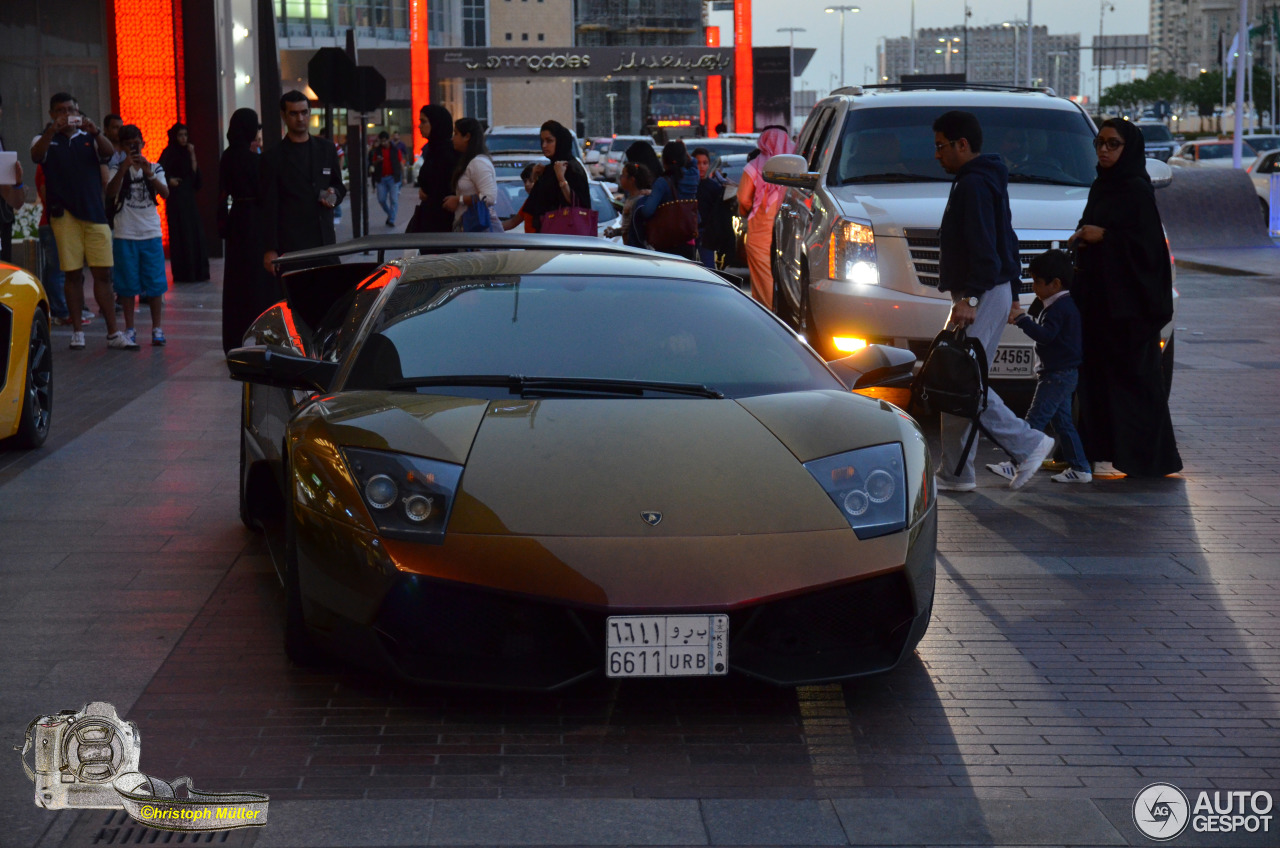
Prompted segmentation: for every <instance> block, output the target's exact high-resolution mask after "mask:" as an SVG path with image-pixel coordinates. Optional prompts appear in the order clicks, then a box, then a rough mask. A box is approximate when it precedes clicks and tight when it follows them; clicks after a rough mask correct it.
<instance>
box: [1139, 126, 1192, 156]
mask: <svg viewBox="0 0 1280 848" xmlns="http://www.w3.org/2000/svg"><path fill="white" fill-rule="evenodd" d="M1134 126H1136V127H1137V128H1138V129H1139V130H1141V132H1142V141H1143V145H1144V147H1145V149H1146V153H1147V155H1148V156H1150V157H1151V158H1153V159H1159V160H1160V161H1161V162H1168V161H1169V157H1170V156H1172V155H1173V154H1174V153H1176V152H1178V148H1179V147H1181V146H1182V145H1181V143H1180V142H1179V141H1178V140H1177V139H1176V138H1174V137H1173V133H1171V132H1170V131H1169V128H1168V127H1166V126H1165V125H1164V124H1162V123H1159V122H1147V121H1139V122H1137V123H1136V124H1134Z"/></svg>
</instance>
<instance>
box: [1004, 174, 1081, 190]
mask: <svg viewBox="0 0 1280 848" xmlns="http://www.w3.org/2000/svg"><path fill="white" fill-rule="evenodd" d="M1009 182H1011V183H1043V184H1044V185H1060V186H1072V187H1074V188H1088V187H1089V184H1088V183H1082V182H1078V181H1076V180H1055V179H1054V178H1053V177H1041V176H1038V175H1036V174H1010V175H1009Z"/></svg>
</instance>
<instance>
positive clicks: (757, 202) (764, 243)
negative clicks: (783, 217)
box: [738, 127, 796, 309]
mask: <svg viewBox="0 0 1280 848" xmlns="http://www.w3.org/2000/svg"><path fill="white" fill-rule="evenodd" d="M756 145H757V146H758V147H759V148H760V155H759V156H757V157H756V158H754V159H752V160H751V161H750V162H748V163H747V167H746V168H745V169H744V170H743V171H742V178H741V179H740V180H739V182H738V211H739V212H740V213H741V214H742V215H745V216H747V238H746V248H747V267H748V269H749V270H750V271H751V296H752V297H754V298H755V299H756V300H758V301H760V302H761V303H763V304H764V305H765V307H766V308H768V309H772V308H773V266H772V264H771V263H770V260H769V250H770V248H771V247H772V243H773V219H774V218H776V217H777V215H778V206H779V205H780V204H781V203H782V198H783V195H785V194H786V193H787V189H786V187H785V186H780V185H773V184H772V183H766V182H765V181H764V167H765V165H766V164H767V163H768V161H769V157H770V156H777V155H779V154H781V153H795V151H796V146H795V144H794V143H793V142H792V141H791V137H790V136H788V135H787V133H786V131H785V130H781V129H778V128H776V127H774V128H771V129H766V130H765V131H764V132H762V133H760V140H759V141H758V142H756Z"/></svg>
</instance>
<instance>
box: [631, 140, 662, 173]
mask: <svg viewBox="0 0 1280 848" xmlns="http://www.w3.org/2000/svg"><path fill="white" fill-rule="evenodd" d="M627 162H628V163H631V162H634V163H636V164H637V165H644V166H645V168H646V169H647V170H648V171H649V176H650V177H652V178H654V179H657V178H658V176H659V175H660V174H661V173H662V162H661V160H659V159H658V151H657V150H655V149H654V147H653V145H652V144H650V143H649V142H647V141H633V142H632V143H631V146H630V147H628V148H627Z"/></svg>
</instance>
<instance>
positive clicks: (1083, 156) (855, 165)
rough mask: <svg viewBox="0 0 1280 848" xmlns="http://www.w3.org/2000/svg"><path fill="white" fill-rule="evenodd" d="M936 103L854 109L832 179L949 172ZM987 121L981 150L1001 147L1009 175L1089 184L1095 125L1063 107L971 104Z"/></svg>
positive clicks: (918, 177) (900, 178) (910, 177)
mask: <svg viewBox="0 0 1280 848" xmlns="http://www.w3.org/2000/svg"><path fill="white" fill-rule="evenodd" d="M945 111H946V109H944V108H942V107H939V106H929V107H921V106H911V107H894V108H880V109H876V108H865V109H852V110H850V112H849V114H848V117H847V118H846V119H845V123H844V128H843V129H842V130H841V133H840V141H839V144H838V145H837V147H836V152H835V158H834V159H833V160H832V165H831V170H830V174H829V177H828V181H829V182H830V183H832V184H834V185H846V184H850V183H883V182H932V181H935V180H940V179H941V180H949V179H951V178H950V177H949V176H948V175H947V173H946V172H945V171H943V170H942V166H941V165H940V164H938V162H937V160H936V159H935V158H934V152H935V151H934V141H933V122H934V121H935V120H936V119H937V117H938V116H939V115H940V114H942V113H943V112H945ZM966 111H969V112H972V113H973V114H974V115H976V116H977V118H978V121H979V123H980V124H981V125H982V138H983V141H982V152H983V153H998V154H1000V156H1001V158H1002V159H1003V160H1004V162H1005V164H1006V165H1007V166H1008V168H1009V181H1010V182H1036V183H1049V184H1058V185H1073V186H1087V185H1091V184H1092V183H1093V178H1094V176H1095V174H1096V171H1095V167H1094V166H1095V165H1096V164H1097V161H1098V159H1097V156H1095V155H1094V152H1093V128H1092V127H1091V126H1090V125H1089V121H1088V119H1087V118H1085V116H1084V115H1083V114H1081V113H1080V112H1078V111H1076V110H1071V111H1067V110H1065V109H1026V108H1010V107H980V106H979V107H968V108H966Z"/></svg>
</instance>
